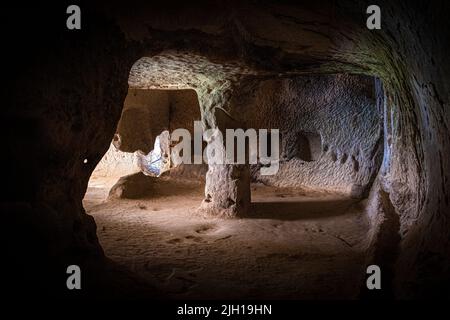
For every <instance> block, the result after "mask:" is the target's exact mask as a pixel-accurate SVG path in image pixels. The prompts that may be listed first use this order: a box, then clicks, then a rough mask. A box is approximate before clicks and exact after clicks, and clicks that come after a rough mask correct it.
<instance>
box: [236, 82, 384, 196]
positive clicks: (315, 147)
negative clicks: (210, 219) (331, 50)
mask: <svg viewBox="0 0 450 320" xmlns="http://www.w3.org/2000/svg"><path fill="white" fill-rule="evenodd" d="M236 91H238V93H236V95H235V97H234V98H233V100H232V102H231V107H230V114H231V115H232V116H233V117H234V118H235V119H236V120H237V121H239V122H240V123H241V124H242V125H243V127H244V128H255V129H264V128H274V129H275V128H278V129H279V130H280V134H281V145H280V158H281V161H280V169H279V171H278V173H277V174H275V175H268V176H263V175H260V172H259V170H253V171H252V173H253V179H255V180H257V181H261V182H264V183H266V184H270V185H275V186H279V187H300V188H304V189H314V190H327V191H337V192H342V193H348V194H351V195H352V196H355V197H361V196H363V195H364V194H366V195H367V194H368V191H369V190H370V187H371V183H372V182H373V180H374V177H375V175H376V174H377V173H378V170H379V167H380V165H381V160H382V157H383V127H382V121H381V118H382V109H381V110H378V109H377V105H376V102H375V88H374V79H373V78H371V77H364V76H356V75H344V74H339V75H321V76H299V77H294V78H289V79H268V80H261V79H248V80H245V81H242V83H241V87H239V89H237V90H236ZM255 169H256V168H255Z"/></svg>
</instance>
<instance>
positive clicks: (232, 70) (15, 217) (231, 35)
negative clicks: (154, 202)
mask: <svg viewBox="0 0 450 320" xmlns="http://www.w3.org/2000/svg"><path fill="white" fill-rule="evenodd" d="M367 5H368V3H366V2H364V1H361V2H360V1H350V0H349V1H339V3H336V2H335V1H329V2H328V1H321V2H320V3H317V2H314V3H309V4H304V3H298V4H296V5H293V4H276V3H275V2H274V3H271V2H270V1H269V2H264V3H261V4H255V3H233V4H229V3H228V2H222V1H216V2H200V3H190V4H189V5H183V6H177V5H175V4H173V3H171V2H170V1H169V2H165V3H164V4H161V5H158V6H154V5H153V4H137V3H136V4H134V3H126V4H123V5H112V4H108V6H106V5H105V6H104V5H101V4H97V5H95V6H94V5H90V4H85V6H84V8H83V19H84V20H83V21H85V24H83V29H82V30H81V31H79V32H72V31H68V30H67V29H65V28H64V27H61V26H63V25H64V23H63V20H62V18H61V17H60V14H61V13H64V12H65V10H66V7H67V5H64V4H60V5H57V6H54V7H52V8H50V9H49V8H43V7H40V8H33V9H34V10H31V9H30V10H28V11H25V12H24V11H23V10H22V8H17V9H16V10H15V9H11V10H9V11H8V12H7V16H5V17H2V22H4V23H6V24H7V25H16V26H17V29H16V31H17V34H14V35H13V34H7V35H5V37H4V41H5V42H7V43H9V48H11V51H8V52H7V54H8V56H7V57H6V59H5V61H7V64H6V70H5V72H6V74H8V75H10V76H11V75H13V76H14V81H10V82H9V83H8V85H7V87H6V92H7V94H6V97H7V100H6V103H5V108H2V113H3V115H4V116H5V118H6V120H5V121H4V131H5V132H6V135H5V136H4V139H3V141H4V142H3V149H4V151H5V153H6V154H8V155H9V157H8V158H3V159H2V167H3V168H8V170H7V172H6V173H5V176H4V185H8V189H7V190H6V191H5V192H3V193H2V211H3V212H5V213H6V214H5V216H6V219H7V220H6V221H5V225H7V226H8V229H10V230H14V232H15V233H14V235H8V236H7V239H8V241H7V242H6V243H7V253H8V254H9V255H11V256H12V258H11V260H10V261H14V263H12V265H8V266H6V267H7V272H8V274H10V275H17V274H21V275H22V276H21V277H20V279H21V281H22V282H21V283H17V282H15V283H14V285H15V286H16V287H17V288H19V291H23V290H21V288H23V287H26V285H27V284H28V283H29V282H30V281H31V279H30V278H29V277H31V275H30V276H28V275H27V272H25V270H24V266H25V265H28V262H29V260H30V259H31V260H34V261H38V260H39V261H41V262H42V263H41V264H40V265H39V266H38V267H37V268H38V269H34V271H35V272H42V274H45V275H47V276H46V277H42V278H39V279H45V280H42V282H39V281H41V280H38V283H35V282H34V283H35V286H34V287H33V288H36V290H39V288H46V290H48V292H50V293H52V294H54V293H55V292H64V293H65V294H69V295H71V294H72V293H67V290H64V289H65V288H64V287H61V283H65V280H64V279H65V267H64V266H66V265H68V264H73V263H77V264H80V265H82V266H83V267H85V268H94V269H95V270H97V271H98V272H97V273H98V274H99V275H100V274H101V275H103V276H102V277H100V278H97V277H95V279H89V280H87V281H88V282H87V286H86V290H85V291H83V293H82V294H85V295H86V294H95V295H102V294H109V295H111V294H112V295H115V294H117V295H120V294H124V290H125V289H124V288H130V289H129V290H131V291H133V289H136V290H135V291H134V292H135V293H136V292H140V291H139V290H140V287H139V286H137V285H130V284H129V283H130V281H131V282H132V280H130V279H131V278H130V276H122V277H117V276H116V277H114V276H111V275H112V274H113V272H112V271H111V272H109V273H108V272H106V273H105V272H102V270H105V269H107V267H106V266H107V265H108V264H107V263H106V259H105V258H104V257H103V253H102V249H101V247H100V245H99V243H98V241H97V237H96V231H95V223H94V221H93V219H92V218H91V217H90V216H88V215H86V214H85V212H84V209H83V207H82V205H81V199H82V197H83V194H84V192H85V190H86V186H87V182H88V179H89V176H90V174H91V173H92V171H93V170H94V168H95V166H96V164H97V162H99V161H100V159H101V158H102V156H103V154H104V153H105V152H106V151H107V149H108V147H109V145H110V142H111V140H112V138H113V135H114V133H115V129H116V126H117V123H118V121H119V118H120V115H121V111H122V107H123V101H124V99H125V96H126V94H127V88H128V85H130V86H131V87H133V88H141V89H161V88H171V89H175V88H176V89H194V90H195V91H196V93H197V95H198V99H199V103H200V109H201V118H202V121H203V123H204V126H205V128H214V127H220V126H221V125H222V126H223V125H225V126H231V125H232V124H230V123H228V122H226V123H225V124H221V123H220V121H218V119H219V118H218V116H217V115H218V113H219V112H221V111H219V110H220V109H223V110H225V111H228V112H229V110H230V107H231V104H230V103H231V101H232V100H233V97H234V96H236V94H237V92H238V91H236V89H237V88H239V87H240V86H241V84H242V83H243V81H244V80H245V78H247V77H253V76H259V77H265V78H267V80H270V78H275V77H278V76H280V75H281V76H295V75H302V74H311V73H314V74H322V73H327V74H329V73H359V74H365V75H368V76H376V77H378V78H379V79H380V81H381V82H382V84H383V87H384V90H382V91H378V94H377V96H379V97H383V99H382V101H383V102H382V104H381V105H380V106H382V109H383V119H384V128H383V131H384V134H383V136H384V159H383V165H382V169H381V171H380V172H379V174H378V177H377V179H376V183H375V184H374V189H373V190H372V192H373V193H374V194H375V195H376V194H378V196H373V197H371V198H370V199H372V200H373V199H375V200H376V199H378V200H376V201H375V200H373V201H375V202H371V208H375V209H374V211H373V212H372V214H370V215H368V217H369V219H370V221H371V223H372V228H373V230H374V233H373V234H372V235H371V236H372V237H371V238H370V239H368V240H369V241H368V244H369V249H374V248H375V250H368V252H375V254H373V255H370V256H368V261H376V262H377V263H379V264H382V265H383V264H387V265H389V268H390V269H391V270H392V275H391V277H390V280H391V283H390V285H389V286H390V287H392V292H393V295H394V296H396V297H406V298H408V297H430V296H433V295H436V296H442V295H446V294H448V281H449V274H450V272H449V268H450V261H449V254H448V253H449V252H450V238H449V230H450V219H449V217H448V214H449V212H450V208H449V207H450V205H449V196H450V179H449V173H450V158H449V156H448V155H449V153H450V138H449V137H450V132H449V125H450V113H449V112H448V110H449V99H450V79H449V74H450V69H449V68H450V63H449V60H448V52H449V51H450V48H449V42H448V39H449V38H450V35H449V30H450V25H449V19H448V17H447V12H448V10H449V9H448V4H447V3H446V2H441V1H433V2H429V1H423V2H421V3H419V4H415V3H411V2H406V1H399V2H392V1H379V2H378V5H379V6H380V7H381V8H382V12H383V20H382V21H383V22H382V30H380V31H369V30H368V29H367V28H366V27H365V20H364V18H365V11H366V8H367ZM16 11H17V12H16ZM5 12H6V11H5ZM17 16H20V17H22V21H23V24H20V25H17V24H16V23H14V20H13V19H15V17H17ZM42 17H48V18H47V19H42ZM38 25H39V28H36V26H38ZM2 29H4V30H7V28H6V27H5V28H2ZM139 59H141V60H139ZM136 61H138V62H137V63H136V64H135V65H134V66H133V64H134V63H135V62H136ZM130 70H131V74H130ZM270 81H272V80H270ZM277 81H280V80H277ZM283 81H285V83H289V81H292V80H283ZM380 92H384V93H383V94H381V93H380ZM356 121H358V120H356ZM308 130H309V129H308ZM379 136H381V135H379ZM143 143H144V144H148V143H150V142H149V141H147V140H145V141H144V142H143ZM146 147H147V148H148V146H146ZM329 148H332V146H329ZM329 150H330V149H329ZM342 151H344V150H342ZM27 155H30V157H31V159H30V157H29V156H27ZM352 155H355V159H358V162H359V158H356V153H355V154H354V153H353V152H350V150H348V155H347V159H346V161H344V163H346V162H347V163H349V165H350V162H351V161H352ZM361 156H365V153H364V152H361V151H360V154H359V157H361ZM342 158H343V152H341V153H338V152H336V161H342ZM84 159H88V162H87V163H84V162H83V160H84ZM364 164H366V163H360V165H361V168H364ZM369 166H370V164H369ZM247 170H248V169H246V168H235V167H231V168H228V167H218V168H210V170H209V173H208V174H209V175H210V176H216V178H214V179H213V180H216V179H219V180H220V179H223V181H224V183H225V185H226V188H223V189H220V190H219V189H214V188H211V187H213V186H211V185H210V184H207V190H208V188H210V189H209V190H211V194H210V196H211V199H213V201H211V202H210V203H211V204H212V205H213V207H217V208H220V209H221V210H222V209H223V210H225V211H227V210H228V212H227V213H231V214H233V213H234V211H235V209H230V208H232V206H233V205H239V203H240V202H239V201H240V200H243V199H248V197H247V195H246V194H245V190H246V185H247V183H246V182H245V183H244V181H245V179H239V178H238V179H236V178H235V177H236V175H235V173H236V172H238V176H239V177H244V178H246V177H247ZM364 170H365V169H364ZM370 170H373V169H370ZM241 183H243V184H242V186H243V187H241ZM206 196H207V195H206ZM242 208H244V209H245V203H242ZM379 215H381V216H379ZM383 217H384V218H383ZM384 221H385V222H384ZM392 221H394V223H392ZM380 228H381V230H382V231H381V232H383V233H388V236H378V232H376V230H377V229H380ZM389 233H390V235H389ZM397 234H398V235H399V239H397V240H395V239H396V235H397ZM386 239H394V240H395V241H392V240H386ZM386 241H387V242H386ZM386 243H388V247H390V248H389V249H382V250H381V251H384V252H388V253H389V254H388V255H387V256H383V254H379V252H381V251H380V250H378V249H377V248H386ZM392 246H394V248H392ZM386 250H387V251H386ZM93 266H95V267H93ZM108 270H112V269H111V268H110V269H108ZM114 270H115V271H114V272H117V270H116V269H114ZM23 274H25V276H23ZM120 274H122V275H123V273H120ZM108 275H109V276H111V277H110V278H108ZM10 278H11V279H14V281H17V279H18V277H14V276H11V277H10ZM106 279H107V280H106ZM118 279H127V281H128V284H127V285H123V286H120V285H113V286H114V287H115V290H108V289H105V288H109V287H111V285H112V284H113V283H114V282H117V281H119V280H118ZM32 280H33V281H36V277H33V279H32ZM61 281H62V282H61ZM134 283H135V282H134ZM21 285H22V286H23V287H22V286H21ZM27 288H28V287H27ZM118 288H121V289H120V290H119V289H118ZM131 288H133V289H131ZM147 292H148V291H147Z"/></svg>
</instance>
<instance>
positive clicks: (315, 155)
mask: <svg viewBox="0 0 450 320" xmlns="http://www.w3.org/2000/svg"><path fill="white" fill-rule="evenodd" d="M321 154H322V138H321V136H320V134H318V133H313V132H305V131H301V132H299V133H298V136H297V154H296V156H297V158H299V159H301V160H304V161H308V162H309V161H316V160H318V159H319V157H320V155H321Z"/></svg>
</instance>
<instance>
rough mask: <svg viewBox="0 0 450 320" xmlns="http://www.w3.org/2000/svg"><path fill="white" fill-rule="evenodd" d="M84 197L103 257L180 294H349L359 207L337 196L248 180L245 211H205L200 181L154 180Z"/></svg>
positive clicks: (99, 186) (354, 278)
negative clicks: (138, 194) (150, 186)
mask: <svg viewBox="0 0 450 320" xmlns="http://www.w3.org/2000/svg"><path fill="white" fill-rule="evenodd" d="M115 181H117V179H111V178H109V179H105V178H92V179H91V181H90V184H89V188H88V191H87V193H86V196H85V199H84V206H85V208H86V211H87V212H88V213H89V214H91V215H92V216H93V217H94V219H95V221H96V223H97V230H98V231H97V234H98V237H99V240H100V243H101V245H102V246H103V248H104V251H105V253H106V255H107V256H108V257H109V258H111V259H112V260H114V261H116V262H117V263H119V264H121V265H123V266H126V267H127V268H128V269H130V270H132V271H134V272H136V273H137V274H139V275H140V276H141V277H143V278H145V279H146V280H148V282H149V283H150V284H152V285H153V286H155V287H157V288H159V289H160V290H162V291H163V292H165V293H167V295H169V296H170V297H173V298H181V299H214V298H221V299H242V298H246V299H251V298H255V299H256V298H259V299H266V298H267V299H315V298H320V299H346V298H356V297H357V295H358V293H359V286H360V284H361V281H362V279H361V276H362V275H363V274H364V266H363V264H364V252H363V249H362V245H361V239H362V238H363V237H364V235H365V233H366V231H367V226H366V224H365V222H364V219H363V215H362V204H361V203H357V202H355V200H352V199H349V198H346V197H344V196H342V195H334V194H320V193H305V192H301V191H298V190H293V189H280V188H274V187H267V186H264V185H252V210H251V211H252V213H251V216H249V217H247V218H239V219H217V218H210V217H208V218H206V217H204V216H202V215H200V214H199V213H198V211H197V208H198V207H199V204H200V203H201V200H202V198H203V192H204V191H203V184H200V183H198V182H192V181H183V182H179V181H178V182H177V181H173V180H167V181H164V182H163V183H162V184H161V187H160V188H158V192H157V193H156V194H154V195H153V196H152V197H151V198H148V199H139V200H111V201H106V200H105V199H106V196H107V193H108V191H109V189H110V187H111V186H112V185H113V184H114V182H115Z"/></svg>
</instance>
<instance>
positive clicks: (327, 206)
mask: <svg viewBox="0 0 450 320" xmlns="http://www.w3.org/2000/svg"><path fill="white" fill-rule="evenodd" d="M356 202H357V201H355V200H352V199H336V200H334V199H333V200H330V199H319V200H315V201H314V200H306V201H289V200H287V201H261V202H252V204H251V207H250V213H249V214H248V216H245V217H243V218H248V219H252V218H253V219H278V220H304V219H315V220H318V219H323V218H327V217H332V216H338V215H341V214H345V213H346V212H347V211H348V209H349V208H350V206H352V205H353V204H355V203H356Z"/></svg>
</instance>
